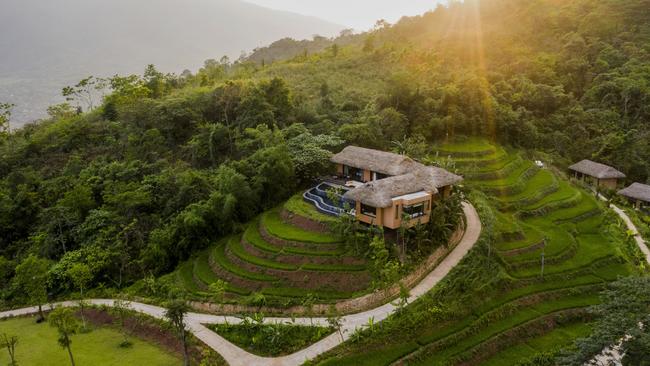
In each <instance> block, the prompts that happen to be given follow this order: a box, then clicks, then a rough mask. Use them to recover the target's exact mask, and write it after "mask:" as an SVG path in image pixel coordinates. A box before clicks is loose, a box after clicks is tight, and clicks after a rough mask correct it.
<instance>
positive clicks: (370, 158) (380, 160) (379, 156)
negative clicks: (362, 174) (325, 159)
mask: <svg viewBox="0 0 650 366" xmlns="http://www.w3.org/2000/svg"><path fill="white" fill-rule="evenodd" d="M331 161H332V162H333V163H337V164H344V165H347V166H351V167H354V168H358V169H366V170H371V171H373V172H377V173H381V174H386V175H402V174H406V173H408V172H411V171H413V169H414V168H415V167H416V165H417V164H418V163H416V162H415V161H413V159H411V158H409V157H407V156H404V155H399V154H394V153H391V152H386V151H379V150H373V149H366V148H363V147H358V146H348V147H346V148H345V149H343V151H341V152H340V153H338V154H335V155H334V156H332V159H331Z"/></svg>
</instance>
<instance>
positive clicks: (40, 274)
mask: <svg viewBox="0 0 650 366" xmlns="http://www.w3.org/2000/svg"><path fill="white" fill-rule="evenodd" d="M49 269H50V262H49V261H48V260H46V259H43V258H39V257H37V256H35V255H33V254H30V255H29V256H28V257H27V258H25V260H23V261H22V262H21V263H20V264H19V265H18V266H17V267H16V275H15V277H14V286H15V287H16V288H17V289H18V290H19V291H22V293H23V294H25V296H26V297H27V299H28V300H29V302H31V303H33V304H37V305H38V314H39V317H38V319H37V322H41V321H43V320H44V319H45V315H44V314H43V304H44V303H45V302H47V276H48V271H49Z"/></svg>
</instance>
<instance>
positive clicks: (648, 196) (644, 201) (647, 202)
mask: <svg viewBox="0 0 650 366" xmlns="http://www.w3.org/2000/svg"><path fill="white" fill-rule="evenodd" d="M618 194H620V195H621V196H624V197H626V198H627V199H628V200H630V202H631V203H632V204H633V205H634V207H636V208H637V209H642V208H644V209H645V208H650V186H649V185H647V184H641V183H633V184H632V185H631V186H629V187H627V188H625V189H622V190H620V191H618Z"/></svg>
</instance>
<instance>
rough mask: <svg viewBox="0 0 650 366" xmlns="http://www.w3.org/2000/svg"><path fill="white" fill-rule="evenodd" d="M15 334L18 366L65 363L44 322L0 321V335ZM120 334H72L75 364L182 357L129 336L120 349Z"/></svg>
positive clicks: (167, 364) (156, 363)
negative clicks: (128, 346)
mask: <svg viewBox="0 0 650 366" xmlns="http://www.w3.org/2000/svg"><path fill="white" fill-rule="evenodd" d="M2 333H7V334H8V335H16V336H18V345H17V346H16V359H17V361H18V363H19V364H20V365H24V366H30V365H33V366H37V365H69V364H70V361H69V358H68V353H67V351H66V350H65V349H63V348H61V347H60V346H59V345H58V343H57V338H58V334H57V332H56V329H54V328H52V327H51V326H50V325H49V324H47V323H42V324H36V322H35V321H34V319H33V318H16V319H10V320H4V321H0V334H2ZM122 339H123V338H122V335H121V334H120V333H119V332H117V331H115V330H113V329H110V328H98V329H94V330H93V331H92V332H90V333H84V334H78V335H75V336H73V337H72V346H71V348H72V352H73V356H74V358H75V362H76V364H77V365H101V366H126V365H151V366H178V365H179V364H181V363H182V360H180V359H179V358H177V357H176V356H175V355H172V354H169V353H167V352H166V351H163V350H162V349H160V348H159V347H158V346H156V345H153V344H150V343H147V342H143V341H141V340H138V339H135V338H131V341H132V342H133V346H132V347H130V348H120V347H119V346H118V345H119V343H120V342H121V341H122ZM2 351H3V352H0V364H2V365H8V364H9V356H8V354H7V353H6V350H4V349H3V350H2Z"/></svg>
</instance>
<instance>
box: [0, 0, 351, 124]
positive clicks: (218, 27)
mask: <svg viewBox="0 0 650 366" xmlns="http://www.w3.org/2000/svg"><path fill="white" fill-rule="evenodd" d="M0 9H2V11H0V50H2V53H1V56H0V101H5V102H12V103H14V104H16V105H17V106H16V108H15V109H14V114H13V122H14V125H16V124H18V125H20V124H23V123H25V122H27V121H31V120H34V119H37V118H41V117H43V116H44V115H45V109H46V108H47V106H49V105H51V104H55V103H61V102H62V101H63V99H62V97H61V96H60V91H61V88H62V87H63V86H66V85H69V84H72V83H75V82H76V81H78V80H80V79H81V78H84V77H87V76H89V75H95V76H111V75H114V74H132V73H142V71H143V70H144V67H145V66H146V65H147V64H155V65H156V67H157V68H158V69H159V70H161V71H164V72H176V73H180V72H181V71H183V70H184V69H190V70H196V69H197V68H199V67H200V66H201V65H202V63H203V61H204V60H206V59H209V58H215V59H219V58H221V57H222V56H223V55H227V56H229V57H230V58H231V59H232V58H237V57H238V56H239V55H240V54H241V53H242V51H250V50H252V49H254V48H256V47H259V46H263V45H266V44H268V43H271V42H273V41H275V40H277V39H280V38H283V37H293V38H298V39H302V38H311V36H312V35H314V34H319V35H323V36H331V35H334V34H336V33H338V31H340V30H341V29H342V28H344V27H343V26H341V25H337V24H333V23H329V22H326V21H323V20H321V19H318V18H314V17H307V16H302V15H298V14H294V13H290V12H284V11H277V10H272V9H268V8H264V7H261V6H258V5H254V4H250V3H247V2H244V1H239V0H137V1H129V0H111V1H100V0H56V1H43V0H0Z"/></svg>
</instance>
